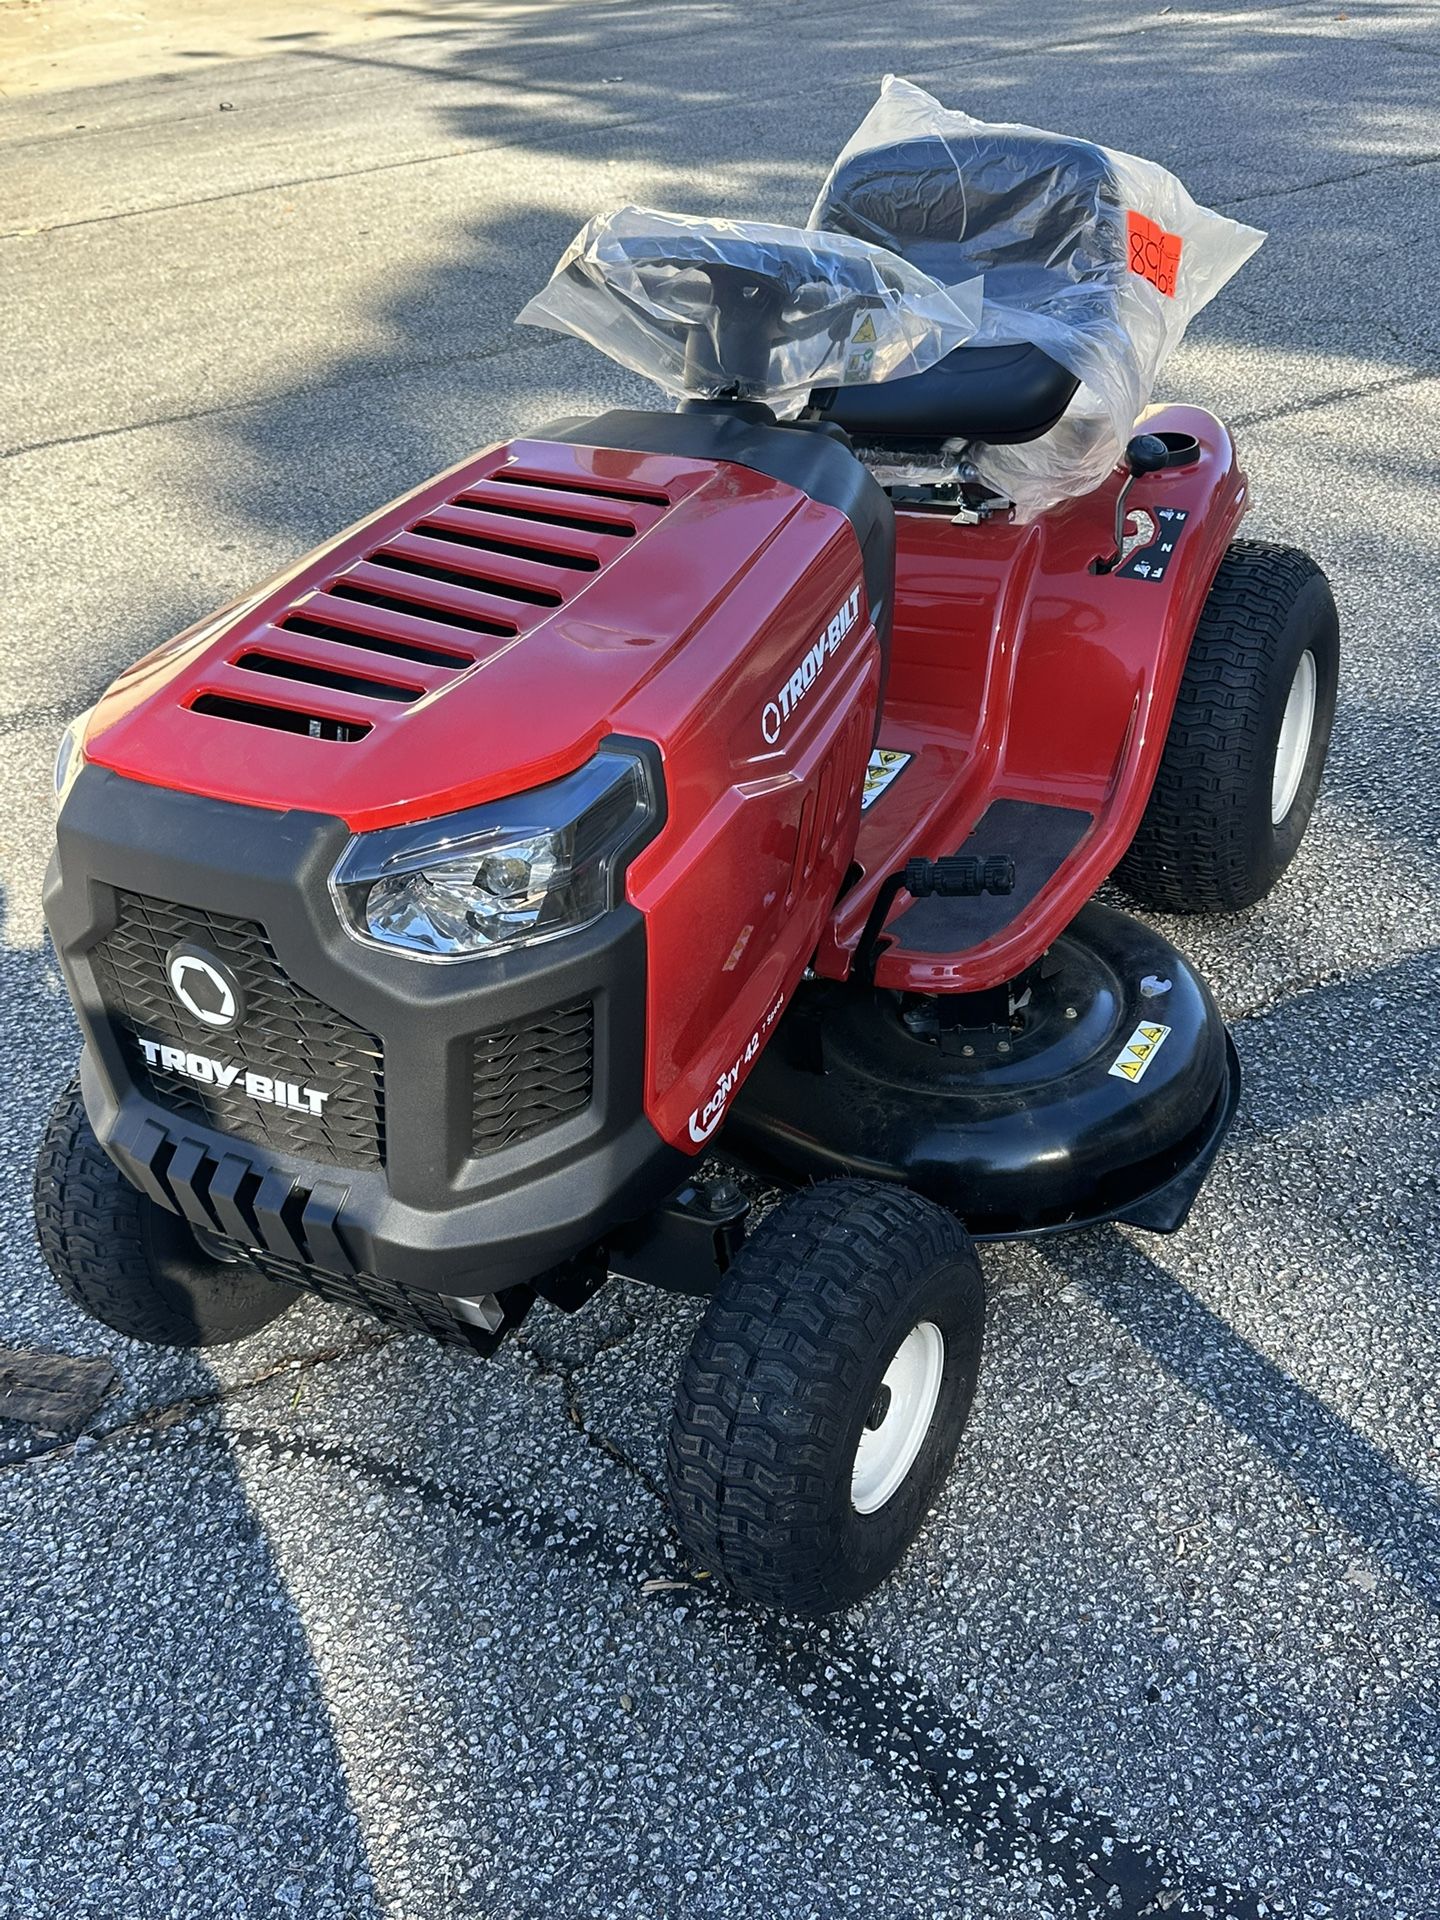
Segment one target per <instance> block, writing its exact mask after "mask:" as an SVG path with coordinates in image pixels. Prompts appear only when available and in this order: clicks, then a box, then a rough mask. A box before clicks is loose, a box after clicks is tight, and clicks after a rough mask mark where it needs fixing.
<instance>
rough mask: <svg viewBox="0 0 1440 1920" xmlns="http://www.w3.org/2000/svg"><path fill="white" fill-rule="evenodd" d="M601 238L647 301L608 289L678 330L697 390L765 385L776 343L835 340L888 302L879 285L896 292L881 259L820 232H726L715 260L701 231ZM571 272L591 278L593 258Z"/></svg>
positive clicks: (899, 288) (688, 380)
mask: <svg viewBox="0 0 1440 1920" xmlns="http://www.w3.org/2000/svg"><path fill="white" fill-rule="evenodd" d="M812 241H813V243H814V244H813V245H812V244H810V243H811V242H812ZM605 246H606V249H607V251H611V252H613V254H615V255H618V256H619V258H620V259H623V260H624V261H625V263H626V264H627V265H628V266H629V267H631V268H632V269H633V270H634V275H635V279H636V281H637V282H638V284H639V288H640V290H641V292H642V293H643V294H644V296H645V298H646V300H647V301H649V302H651V303H653V304H652V305H651V306H650V307H649V308H648V309H646V308H645V307H642V306H641V304H640V303H639V302H638V301H637V300H635V299H634V298H633V297H632V295H631V294H629V293H628V292H627V291H626V290H625V289H624V288H623V287H621V286H619V285H617V284H616V282H615V281H614V280H613V279H610V278H607V279H606V280H605V283H604V284H605V290H606V292H607V293H608V294H609V295H610V296H611V298H613V299H615V300H617V301H619V302H621V303H622V304H623V305H625V306H627V307H630V308H631V309H632V310H633V311H634V312H635V313H636V315H637V317H638V318H642V319H643V320H644V321H645V322H646V324H648V325H650V326H653V325H654V324H655V320H656V309H657V308H658V309H659V312H660V313H661V314H662V315H663V316H664V318H665V319H666V320H668V321H670V322H671V323H672V324H674V325H675V326H676V327H683V328H684V329H685V384H686V385H687V387H689V388H690V389H691V390H692V391H696V392H700V391H704V390H706V389H707V388H708V389H715V388H719V389H721V390H732V391H734V392H735V393H736V394H738V395H744V394H746V393H747V392H748V393H762V394H763V393H764V392H765V391H766V389H767V387H768V385H769V368H770V355H771V352H772V350H773V349H774V348H775V347H776V346H779V345H782V344H785V343H788V342H793V341H804V340H812V339H815V340H818V339H824V340H825V341H827V342H831V343H833V342H838V341H840V340H842V339H844V338H845V337H846V336H847V335H848V333H849V332H850V329H851V327H852V326H853V324H854V320H855V318H856V316H857V315H858V314H859V313H861V312H862V311H864V310H865V309H867V308H881V307H884V306H885V305H886V301H885V294H884V291H882V290H880V289H885V290H890V291H894V292H897V293H899V292H903V291H904V284H903V282H902V281H901V280H900V278H899V276H898V275H897V274H895V273H894V272H893V271H892V270H890V269H889V268H888V266H887V264H886V262H885V261H884V260H883V258H882V259H877V258H876V257H875V256H874V255H871V254H865V255H859V256H857V255H856V254H854V253H853V252H851V251H849V250H848V249H846V248H845V247H843V246H837V245H835V244H834V243H833V237H832V236H830V235H828V234H823V233H815V234H813V235H812V234H807V235H806V243H805V244H804V245H800V244H796V243H793V242H783V241H772V240H769V239H766V240H763V241H762V240H758V239H752V238H750V237H749V236H742V235H738V234H737V235H735V236H733V237H731V236H726V237H725V247H726V250H727V251H730V252H731V253H733V255H734V258H732V259H730V260H724V259H717V258H716V251H717V249H716V246H715V245H714V244H712V243H709V242H707V241H706V240H705V239H704V238H702V237H700V236H695V237H691V236H689V235H686V234H684V233H678V232H677V233H673V234H654V235H652V234H615V233H611V234H610V235H608V236H607V238H606V241H605ZM569 271H570V272H571V273H572V274H576V275H577V276H578V277H579V278H581V279H582V280H583V281H584V282H585V284H586V285H587V286H590V285H593V284H594V282H593V277H592V276H593V273H594V266H593V265H592V264H591V263H588V262H583V261H581V260H575V261H572V262H571V264H570V267H569ZM877 283H878V284H877Z"/></svg>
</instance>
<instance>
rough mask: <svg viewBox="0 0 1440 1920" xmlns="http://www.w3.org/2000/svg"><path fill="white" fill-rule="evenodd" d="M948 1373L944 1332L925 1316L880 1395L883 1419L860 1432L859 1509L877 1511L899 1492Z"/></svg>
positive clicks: (854, 1481)
mask: <svg viewBox="0 0 1440 1920" xmlns="http://www.w3.org/2000/svg"><path fill="white" fill-rule="evenodd" d="M944 1371H945V1336H944V1334H943V1333H941V1331H940V1329H939V1328H938V1327H937V1326H936V1325H935V1323H934V1321H933V1320H922V1321H920V1322H919V1324H918V1325H917V1326H913V1327H912V1328H911V1329H910V1331H909V1333H907V1334H906V1336H905V1338H904V1339H903V1340H902V1341H901V1342H900V1345H899V1346H898V1347H897V1348H896V1350H895V1358H894V1359H893V1360H892V1361H891V1362H890V1364H889V1366H888V1367H887V1368H886V1369H885V1378H884V1379H883V1380H882V1381H881V1383H880V1392H879V1394H878V1395H877V1396H876V1410H879V1412H880V1417H879V1419H878V1420H876V1422H875V1424H874V1425H873V1426H868V1425H867V1426H866V1428H865V1430H864V1432H863V1433H862V1434H861V1435H860V1444H859V1446H858V1447H857V1448H856V1450H855V1465H854V1467H853V1468H852V1469H851V1473H850V1504H851V1505H852V1506H853V1507H854V1509H855V1511H856V1512H857V1513H878V1512H879V1510H880V1508H881V1507H883V1506H884V1505H885V1502H886V1501H887V1500H890V1499H893V1497H894V1496H895V1494H896V1493H897V1492H898V1491H899V1489H900V1487H901V1484H902V1483H903V1481H904V1479H905V1476H906V1474H907V1473H909V1471H910V1469H911V1467H913V1466H914V1464H915V1456H916V1454H917V1453H919V1451H920V1448H921V1446H922V1445H923V1443H924V1440H925V1436H926V1434H927V1433H928V1432H929V1431H930V1422H931V1421H932V1420H933V1419H934V1418H935V1407H936V1404H937V1402H938V1401H939V1399H940V1380H941V1376H942V1375H943V1373H944Z"/></svg>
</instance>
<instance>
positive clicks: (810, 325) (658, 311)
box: [518, 207, 981, 408]
mask: <svg viewBox="0 0 1440 1920" xmlns="http://www.w3.org/2000/svg"><path fill="white" fill-rule="evenodd" d="M980 310H981V294H980V283H979V281H978V280H974V279H972V280H971V283H970V284H969V285H965V286H953V287H951V286H945V285H942V284H941V283H940V282H939V281H937V280H935V279H933V278H931V276H930V275H929V274H927V273H925V272H924V271H922V269H920V268H919V267H916V266H914V265H913V264H911V263H910V262H909V261H906V260H903V259H901V258H899V257H898V256H897V255H895V254H893V253H891V252H889V251H888V250H887V249H885V248H884V247H882V246H876V245H872V244H871V243H870V242H869V241H867V240H864V239H856V238H854V237H853V236H851V235H849V234H832V233H818V232H813V231H811V230H809V229H807V228H802V227H776V226H767V225H764V224H762V223H760V222H756V221H748V220H699V219H692V218H690V217H689V216H687V215H685V214H678V213H657V212H655V211H653V210H652V209H650V208H648V207H622V208H620V210H619V211H618V212H617V213H608V214H602V215H600V216H598V217H597V218H596V219H594V220H591V221H590V222H589V224H588V225H587V226H585V227H583V228H582V229H581V231H580V232H579V233H578V234H577V235H576V237H575V239H574V240H573V241H572V242H571V243H570V246H569V247H568V248H567V249H566V251H565V253H564V254H563V255H562V256H561V259H560V263H559V265H558V266H557V267H556V269H555V272H554V274H553V275H552V276H551V279H550V282H549V284H548V285H547V286H546V287H545V288H544V289H543V291H542V292H540V293H538V294H537V295H536V296H535V298H534V299H533V300H531V301H530V302H529V304H528V305H527V306H526V307H524V308H523V309H522V311H521V312H520V314H519V316H518V318H519V319H520V321H521V322H523V323H524V324H525V325H526V326H534V327H554V328H556V329H557V330H558V331H560V332H562V333H573V334H575V335H577V336H578V337H579V338H580V339H581V340H586V341H588V342H589V344H590V345H591V346H593V347H598V348H599V350H600V352H601V353H604V354H608V355H609V357H610V358H611V359H612V360H618V361H619V363H620V365H621V366H623V367H629V368H631V369H632V370H633V371H634V372H636V373H642V374H644V375H646V377H647V378H649V379H651V380H654V381H655V382H656V384H657V385H659V386H661V387H663V388H664V389H665V391H666V392H667V393H670V394H674V395H675V396H676V397H677V398H685V397H701V398H717V397H719V396H721V395H738V396H741V397H744V398H753V399H763V400H768V401H770V402H772V403H775V404H779V405H780V406H781V407H782V408H784V407H787V406H794V405H798V404H799V403H800V401H801V400H802V399H803V398H804V396H805V395H807V394H808V393H809V391H810V389H811V388H812V387H816V386H851V385H857V384H863V383H866V382H870V381H877V380H889V379H894V378H897V377H899V376H901V375H904V374H909V373H921V372H923V371H924V370H925V368H927V367H929V366H932V365H934V363H935V362H936V361H937V360H940V359H943V357H944V356H945V355H946V354H947V353H949V352H951V351H952V349H953V348H955V347H957V346H960V345H962V344H963V342H964V341H966V340H968V339H969V338H970V336H971V335H972V334H973V333H974V331H975V328H976V326H977V325H978V323H979V319H980Z"/></svg>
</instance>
